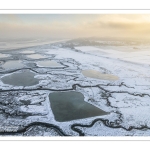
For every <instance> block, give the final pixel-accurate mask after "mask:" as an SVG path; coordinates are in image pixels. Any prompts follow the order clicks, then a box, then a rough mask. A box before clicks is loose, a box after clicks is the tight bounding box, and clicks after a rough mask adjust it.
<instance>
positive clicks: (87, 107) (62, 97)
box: [49, 92, 108, 122]
mask: <svg viewBox="0 0 150 150" xmlns="http://www.w3.org/2000/svg"><path fill="white" fill-rule="evenodd" d="M49 99H50V104H51V108H52V111H53V113H54V116H55V119H56V120H57V121H59V122H63V121H71V120H75V119H83V118H88V117H94V116H101V115H106V114H108V113H107V112H105V111H103V110H101V109H99V108H97V107H95V106H93V105H91V104H89V103H87V102H85V101H84V96H83V95H82V94H81V93H79V92H54V93H50V95H49Z"/></svg>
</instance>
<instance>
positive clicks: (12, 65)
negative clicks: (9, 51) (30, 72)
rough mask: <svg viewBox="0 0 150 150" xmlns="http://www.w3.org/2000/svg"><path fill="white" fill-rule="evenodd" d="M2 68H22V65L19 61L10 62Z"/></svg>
mask: <svg viewBox="0 0 150 150" xmlns="http://www.w3.org/2000/svg"><path fill="white" fill-rule="evenodd" d="M2 67H3V68H4V69H15V68H22V67H24V65H23V64H22V63H21V61H20V60H12V61H7V62H5V63H4V64H3V65H2Z"/></svg>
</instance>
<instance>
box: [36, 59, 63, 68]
mask: <svg viewBox="0 0 150 150" xmlns="http://www.w3.org/2000/svg"><path fill="white" fill-rule="evenodd" d="M37 64H38V66H42V67H63V66H62V65H61V64H59V63H57V62H56V61H53V60H52V61H50V60H47V61H39V62H37Z"/></svg>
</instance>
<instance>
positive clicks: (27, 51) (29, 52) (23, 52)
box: [20, 50, 35, 54]
mask: <svg viewBox="0 0 150 150" xmlns="http://www.w3.org/2000/svg"><path fill="white" fill-rule="evenodd" d="M20 53H22V54H33V53H35V52H34V51H30V50H26V51H22V52H20Z"/></svg>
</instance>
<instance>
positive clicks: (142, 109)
mask: <svg viewBox="0 0 150 150" xmlns="http://www.w3.org/2000/svg"><path fill="white" fill-rule="evenodd" d="M108 42H109V41H108ZM70 43H71V44H70ZM70 43H69V44H68V43H67V42H66V43H65V42H62V43H61V42H60V43H54V44H49V45H43V46H36V47H32V48H26V49H22V50H14V51H11V52H6V51H2V52H1V53H3V54H9V55H11V56H9V57H8V58H9V59H10V58H11V57H12V59H15V58H18V59H20V60H22V62H23V64H24V67H23V68H21V69H17V68H16V69H14V68H13V69H9V70H8V69H7V70H5V69H1V72H0V77H1V78H2V77H4V76H6V75H9V74H13V73H16V72H22V71H23V70H26V69H27V70H29V71H31V72H34V73H35V76H34V77H35V78H38V79H39V80H40V81H39V83H38V84H36V85H33V86H13V85H9V84H4V83H3V82H2V81H0V90H1V93H0V97H1V98H0V111H1V114H0V120H1V123H0V127H1V126H17V127H18V132H16V133H13V135H21V136H22V135H28V136H41V135H43V136H59V135H72V136H78V135H87V136H125V135H129V136H134V135H135V136H147V135H150V120H149V117H150V101H149V99H150V92H149V90H150V55H149V54H150V52H149V48H150V46H143V45H139V46H136V47H135V46H132V45H124V46H110V45H109V46H108V45H106V46H104V45H103V46H100V45H89V46H87V45H86V46H85V45H81V44H78V43H77V42H76V43H74V42H73V41H70ZM103 44H104V43H103ZM109 44H110V43H109ZM70 45H71V46H70ZM24 50H26V51H30V50H31V51H34V52H35V53H36V54H39V55H43V56H46V58H39V59H34V58H33V59H30V58H29V57H28V53H27V54H26V53H23V51H24ZM20 51H21V52H22V53H20ZM20 54H21V55H20ZM4 60H5V61H6V62H7V61H9V60H7V59H6V58H5V59H4ZM41 60H42V61H44V60H45V61H48V60H50V61H55V62H57V63H59V64H61V65H62V67H56V68H55V67H47V66H46V67H43V66H41V65H39V64H38V62H39V61H41ZM4 63H5V62H4ZM87 69H89V70H96V71H99V72H100V73H102V74H110V75H115V76H117V77H118V80H109V79H108V80H103V79H95V78H89V77H85V76H84V75H83V74H82V70H87ZM55 91H62V92H65V91H77V92H81V93H82V94H83V95H84V100H85V101H86V102H87V103H90V104H92V105H94V106H96V107H98V108H100V109H102V110H104V111H106V112H108V115H103V116H95V117H91V118H85V119H79V120H72V121H67V122H58V121H56V120H55V117H54V114H53V112H52V109H51V107H50V101H49V94H50V93H52V92H55ZM20 128H21V129H22V130H21V129H20ZM19 131H20V132H19Z"/></svg>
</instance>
